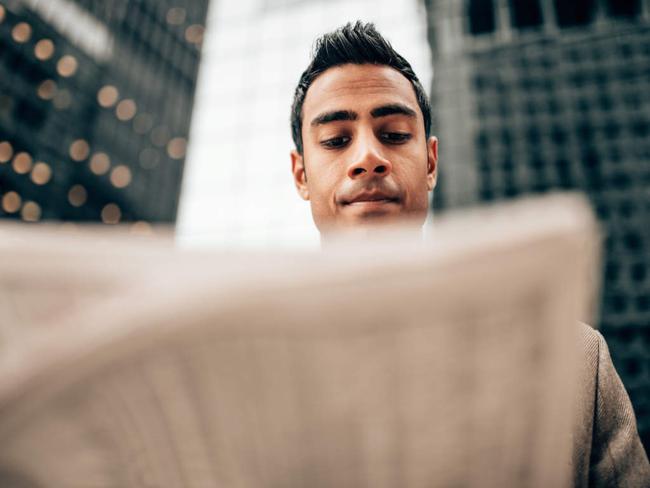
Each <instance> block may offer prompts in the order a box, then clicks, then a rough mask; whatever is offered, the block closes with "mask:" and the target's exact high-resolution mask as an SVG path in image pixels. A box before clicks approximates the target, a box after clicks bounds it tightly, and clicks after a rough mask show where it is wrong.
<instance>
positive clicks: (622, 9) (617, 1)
mask: <svg viewBox="0 0 650 488" xmlns="http://www.w3.org/2000/svg"><path fill="white" fill-rule="evenodd" d="M640 4H641V2H640V1H639V0H607V13H608V14H609V15H611V16H612V17H636V16H637V15H639V12H640V10H641V5H640Z"/></svg>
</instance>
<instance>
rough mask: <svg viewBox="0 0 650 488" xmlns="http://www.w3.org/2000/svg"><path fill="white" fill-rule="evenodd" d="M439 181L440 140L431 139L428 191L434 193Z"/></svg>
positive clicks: (428, 151)
mask: <svg viewBox="0 0 650 488" xmlns="http://www.w3.org/2000/svg"><path fill="white" fill-rule="evenodd" d="M437 181H438V138H437V137H435V136H431V137H429V140H428V141H427V190H429V191H433V189H434V188H435V187H436V182H437Z"/></svg>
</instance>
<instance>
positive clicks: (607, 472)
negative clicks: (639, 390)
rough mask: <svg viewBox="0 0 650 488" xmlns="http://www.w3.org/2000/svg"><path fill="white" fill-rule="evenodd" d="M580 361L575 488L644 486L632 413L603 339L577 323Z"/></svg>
mask: <svg viewBox="0 0 650 488" xmlns="http://www.w3.org/2000/svg"><path fill="white" fill-rule="evenodd" d="M578 343H579V348H580V353H581V354H582V361H581V364H580V368H579V370H580V378H579V385H578V392H579V396H578V398H577V400H578V412H577V414H578V415H577V425H576V428H575V431H574V433H573V439H574V460H573V461H574V468H575V469H576V472H575V479H574V482H575V485H576V486H586V485H587V484H590V485H595V486H646V485H645V483H646V482H648V481H649V480H650V466H648V460H647V457H646V455H645V452H644V449H643V446H642V445H641V441H640V439H639V435H638V432H637V429H636V419H635V417H634V410H633V409H632V405H631V403H630V400H629V397H628V395H627V392H626V391H625V387H624V386H623V383H622V382H621V379H620V377H619V376H618V373H617V372H616V369H615V367H614V364H613V362H612V359H611V357H610V354H609V348H608V347H607V342H606V341H605V339H604V338H603V336H602V334H601V333H600V332H598V331H597V330H595V329H593V328H592V327H590V326H588V325H586V324H580V327H579V331H578Z"/></svg>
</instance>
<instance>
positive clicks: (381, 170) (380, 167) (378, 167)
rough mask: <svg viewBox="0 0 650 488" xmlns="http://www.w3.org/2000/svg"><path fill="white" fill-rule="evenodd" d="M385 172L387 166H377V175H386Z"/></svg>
mask: <svg viewBox="0 0 650 488" xmlns="http://www.w3.org/2000/svg"><path fill="white" fill-rule="evenodd" d="M385 172H386V166H383V165H382V166H377V167H376V168H375V173H379V174H381V173H385Z"/></svg>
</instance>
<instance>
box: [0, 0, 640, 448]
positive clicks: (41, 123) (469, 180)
mask: <svg viewBox="0 0 650 488" xmlns="http://www.w3.org/2000/svg"><path fill="white" fill-rule="evenodd" d="M356 19H363V20H366V21H373V22H375V23H376V24H377V26H378V28H379V29H380V31H381V32H383V33H384V34H385V35H386V37H388V38H389V39H390V40H391V41H392V43H393V44H394V46H395V47H396V48H397V50H398V51H400V52H401V53H402V54H404V55H405V57H406V58H407V59H409V60H410V61H411V63H412V64H413V66H414V68H415V71H416V72H417V73H418V75H419V77H420V79H421V80H422V81H423V83H424V84H425V85H430V86H432V90H431V96H432V102H433V107H434V133H436V134H437V135H438V136H439V138H440V141H441V145H440V147H441V149H440V154H441V164H440V179H439V184H438V188H437V189H436V192H435V195H434V204H433V206H434V208H435V210H436V211H437V212H441V211H446V210H448V209H454V208H459V207H463V206H467V205H474V204H483V203H487V202H493V201H498V200H502V199H508V198H513V197H516V196H522V195H526V194H531V193H544V192H547V191H552V190H562V189H577V190H581V191H584V192H585V193H586V194H587V195H588V196H589V197H590V199H591V201H592V202H593V205H594V209H595V210H596V212H597V214H598V216H599V218H600V219H601V221H602V223H603V224H604V229H605V231H606V241H605V251H606V252H605V262H604V268H603V271H602V276H603V283H604V291H603V296H602V307H601V323H600V324H595V325H598V326H599V327H600V328H601V330H602V331H603V333H604V335H605V337H606V338H607V340H608V343H609V346H610V349H611V351H612V356H613V358H614V362H615V364H616V366H617V368H618V371H619V373H620V374H621V376H622V378H623V381H624V383H625V385H626V387H627V389H628V392H629V393H630V396H631V397H632V401H633V404H634V407H635V409H636V413H637V416H638V420H639V430H640V431H641V434H642V438H643V441H644V443H645V445H646V447H649V446H650V138H649V137H648V132H649V117H650V29H649V27H650V0H576V1H573V2H563V1H561V0H409V1H403V2H399V6H397V4H396V2H395V1H394V0H345V1H343V0H332V1H323V0H237V1H234V0H232V1H231V0H220V1H216V0H215V1H214V2H212V5H211V6H210V10H209V12H208V0H113V1H110V2H108V1H103V0H0V217H1V218H8V219H20V220H23V221H27V222H32V221H41V220H48V221H91V222H92V221H95V222H102V221H103V222H104V223H107V224H114V223H118V222H128V223H130V225H133V226H134V228H137V229H145V230H146V229H148V226H149V224H150V223H160V222H163V223H174V222H176V224H177V225H176V231H177V237H178V240H179V242H180V243H181V244H184V245H186V244H187V245H210V246H228V247H242V246H243V247H269V246H291V247H310V246H317V245H318V234H317V232H316V230H315V228H314V226H313V224H312V221H311V216H310V212H309V205H308V203H306V202H303V201H302V200H300V199H299V198H298V196H297V195H296V192H295V189H294V188H293V183H292V179H291V175H290V160H289V151H290V150H291V149H292V142H291V136H290V130H289V108H290V105H291V99H292V96H293V91H294V88H295V84H296V82H297V80H298V78H299V75H300V73H301V72H302V70H303V69H304V68H305V67H306V65H307V63H308V61H309V53H310V47H311V45H312V42H313V41H314V39H315V38H316V37H317V36H318V35H319V34H322V33H324V32H326V31H328V30H331V29H333V28H335V27H337V26H339V25H341V24H343V23H345V22H347V21H350V20H356ZM206 25H207V30H206V36H205V40H204V39H203V37H204V36H203V32H204V26H206ZM200 58H201V59H202V64H201V71H200V75H199V76H198V78H197V75H198V73H199V71H198V67H199V60H200ZM432 61H433V62H432ZM434 67H435V76H434V77H433V83H431V79H432V75H433V70H434ZM195 89H196V100H197V103H196V107H194V112H193V105H194V103H193V102H194V98H195ZM190 119H191V120H192V130H191V144H190V145H189V150H188V153H187V168H186V171H185V172H184V171H183V170H184V166H185V149H186V145H187V141H188V134H189V133H190V132H189V131H190V127H189V126H190ZM183 173H185V174H183ZM181 185H182V189H183V191H182V199H181V200H180V201H179V194H180V193H179V192H180V190H181ZM177 214H178V219H176V216H177Z"/></svg>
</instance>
